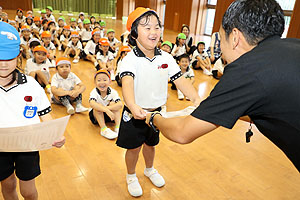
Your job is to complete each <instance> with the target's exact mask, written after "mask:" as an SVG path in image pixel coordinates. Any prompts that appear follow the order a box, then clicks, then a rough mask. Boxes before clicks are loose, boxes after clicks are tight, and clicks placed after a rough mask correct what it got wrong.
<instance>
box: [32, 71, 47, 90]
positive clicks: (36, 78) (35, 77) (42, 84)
mask: <svg viewBox="0 0 300 200" xmlns="http://www.w3.org/2000/svg"><path fill="white" fill-rule="evenodd" d="M34 79H35V80H36V82H38V83H39V84H40V86H41V87H42V88H44V89H45V87H46V85H45V84H44V83H40V82H39V81H38V76H37V74H35V76H34Z"/></svg>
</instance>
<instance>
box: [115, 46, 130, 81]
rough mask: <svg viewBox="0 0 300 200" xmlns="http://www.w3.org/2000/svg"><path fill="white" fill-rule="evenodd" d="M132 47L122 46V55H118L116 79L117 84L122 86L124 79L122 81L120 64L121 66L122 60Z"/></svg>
mask: <svg viewBox="0 0 300 200" xmlns="http://www.w3.org/2000/svg"><path fill="white" fill-rule="evenodd" d="M130 51H131V49H130V47H129V46H122V47H121V48H120V56H119V57H118V59H117V69H116V77H115V79H116V81H117V84H118V85H119V86H122V81H121V78H120V66H121V63H122V60H123V58H124V57H125V56H126V55H127V53H128V52H130Z"/></svg>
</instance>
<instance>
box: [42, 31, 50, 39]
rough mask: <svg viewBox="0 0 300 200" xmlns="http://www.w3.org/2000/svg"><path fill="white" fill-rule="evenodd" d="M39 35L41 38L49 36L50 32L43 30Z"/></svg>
mask: <svg viewBox="0 0 300 200" xmlns="http://www.w3.org/2000/svg"><path fill="white" fill-rule="evenodd" d="M41 36H42V38H45V37H51V33H50V32H49V31H43V32H42V34H41Z"/></svg>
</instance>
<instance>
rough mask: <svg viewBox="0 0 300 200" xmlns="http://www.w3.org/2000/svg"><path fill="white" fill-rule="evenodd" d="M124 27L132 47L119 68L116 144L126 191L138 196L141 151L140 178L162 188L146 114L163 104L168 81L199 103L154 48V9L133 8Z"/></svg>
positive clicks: (154, 132) (170, 61) (156, 25)
mask: <svg viewBox="0 0 300 200" xmlns="http://www.w3.org/2000/svg"><path fill="white" fill-rule="evenodd" d="M126 27H127V30H128V31H130V36H129V43H130V44H131V45H132V46H135V48H134V49H133V51H131V52H129V53H128V54H127V56H125V57H124V59H123V60H122V64H121V67H120V77H121V79H122V91H123V97H124V101H125V106H124V110H123V116H122V117H121V124H120V131H119V135H118V140H117V145H118V146H119V147H122V148H125V149H127V151H126V155H125V162H126V166H127V177H126V181H127V185H128V192H129V193H130V195H132V196H134V197H138V196H141V195H142V194H143V191H142V188H141V186H140V184H139V181H138V178H137V177H136V174H135V168H136V164H137V161H138V157H139V152H140V150H141V149H143V156H144V159H145V164H146V168H145V170H144V175H145V176H146V177H148V178H149V179H150V181H151V182H152V183H153V184H154V185H155V186H157V187H162V186H164V185H165V180H164V178H163V177H162V176H161V175H160V174H159V173H158V171H157V170H156V169H155V168H154V167H153V163H154V157H155V146H156V145H157V144H158V143H159V134H158V133H159V132H158V131H157V130H155V129H154V128H150V127H149V126H148V125H147V124H146V123H145V118H146V113H147V112H152V111H160V110H161V106H163V105H164V104H166V101H167V94H168V79H170V80H171V81H174V83H175V84H176V85H177V87H178V88H180V90H181V91H182V92H183V93H184V94H186V95H187V96H188V97H189V98H190V99H191V100H192V101H193V103H194V104H196V105H197V104H199V103H200V98H199V96H198V94H197V92H196V90H195V89H194V88H193V86H192V85H191V83H190V82H188V81H187V80H185V78H184V77H182V73H181V71H180V69H179V67H178V65H177V64H176V62H175V60H174V59H173V57H172V56H171V55H170V54H168V53H166V52H164V51H161V50H160V49H158V48H157V43H158V42H159V40H160V35H161V23H160V21H159V18H158V15H157V13H156V12H155V11H154V10H150V9H146V8H141V7H139V8H137V9H135V10H134V11H133V12H132V13H130V14H129V16H128V20H127V26H126ZM142 146H143V148H142Z"/></svg>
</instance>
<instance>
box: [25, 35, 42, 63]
mask: <svg viewBox="0 0 300 200" xmlns="http://www.w3.org/2000/svg"><path fill="white" fill-rule="evenodd" d="M28 45H29V56H30V58H33V57H34V56H33V49H34V48H35V47H36V46H39V45H41V41H40V40H39V39H37V38H32V39H30V40H29V44H28Z"/></svg>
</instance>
